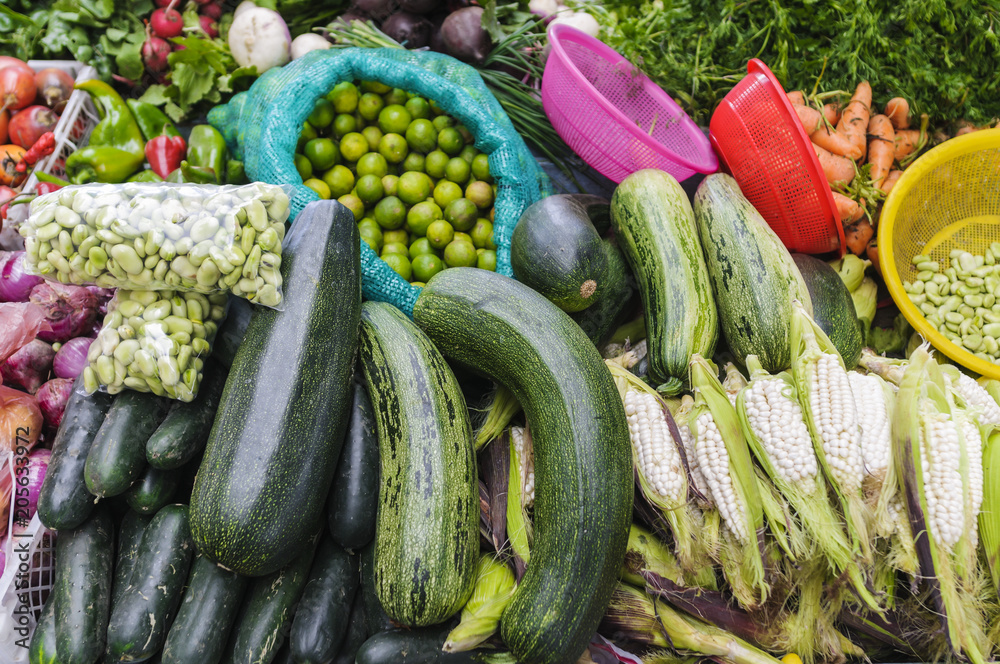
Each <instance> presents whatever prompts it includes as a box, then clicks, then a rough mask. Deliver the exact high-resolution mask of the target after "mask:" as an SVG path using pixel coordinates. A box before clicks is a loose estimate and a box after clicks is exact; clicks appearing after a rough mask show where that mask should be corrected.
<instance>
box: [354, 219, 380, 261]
mask: <svg viewBox="0 0 1000 664" xmlns="http://www.w3.org/2000/svg"><path fill="white" fill-rule="evenodd" d="M358 235H360V236H361V239H362V240H364V241H365V242H366V243H367V244H368V246H369V247H371V248H372V251H374V252H376V253H378V251H379V249H380V248H381V247H382V241H383V234H382V229H381V228H379V226H378V224H377V223H375V220H374V219H372V218H371V217H365V218H364V219H362V220H361V221H359V222H358Z"/></svg>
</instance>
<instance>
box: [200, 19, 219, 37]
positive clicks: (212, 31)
mask: <svg viewBox="0 0 1000 664" xmlns="http://www.w3.org/2000/svg"><path fill="white" fill-rule="evenodd" d="M198 22H199V23H201V29H202V30H204V31H205V34H206V35H208V36H209V37H211V38H212V39H215V38H216V37H218V36H219V24H218V23H216V22H215V19H213V18H212V17H211V16H207V15H204V14H203V15H201V16H199V17H198Z"/></svg>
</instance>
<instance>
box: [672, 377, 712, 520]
mask: <svg viewBox="0 0 1000 664" xmlns="http://www.w3.org/2000/svg"><path fill="white" fill-rule="evenodd" d="M693 406H694V400H693V399H692V398H691V395H688V394H685V395H684V396H683V397H682V398H681V406H680V408H678V409H677V416H676V418H675V420H676V422H677V430H678V431H679V432H680V434H681V443H682V444H683V445H684V458H685V459H686V460H687V464H688V471H689V474H690V477H691V483H692V484H694V488H695V489H697V490H698V492H699V493H700V494H701V495H702V496H704V497H705V503H707V505H704V506H705V507H714V506H715V499H714V498H713V497H712V487H710V486H709V485H708V480H707V479H706V478H705V473H703V472H701V465H700V464H699V463H698V453H697V452H696V451H695V444H694V434H693V433H692V432H691V427H690V426H688V420H689V419H690V416H689V414H690V412H691V408H692V407H693Z"/></svg>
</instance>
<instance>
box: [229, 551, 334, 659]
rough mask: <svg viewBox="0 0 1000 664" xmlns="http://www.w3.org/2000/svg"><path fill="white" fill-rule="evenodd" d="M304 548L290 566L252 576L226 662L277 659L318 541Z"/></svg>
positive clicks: (231, 638) (230, 641)
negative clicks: (264, 574)
mask: <svg viewBox="0 0 1000 664" xmlns="http://www.w3.org/2000/svg"><path fill="white" fill-rule="evenodd" d="M304 548H305V551H301V552H300V555H299V557H298V558H295V559H293V560H292V562H291V563H289V564H288V565H287V566H285V567H283V568H281V569H279V570H278V571H277V572H273V573H271V574H268V575H267V576H261V577H258V578H256V579H253V581H252V582H251V584H250V587H249V589H248V591H247V596H246V600H245V601H244V603H243V609H242V611H240V615H239V617H237V619H236V623H235V625H234V628H233V634H232V636H231V637H230V639H229V646H228V647H227V649H226V650H227V652H226V656H225V658H224V659H223V660H222V661H223V662H225V664H263V663H266V662H270V661H271V660H272V659H274V656H275V654H276V653H277V652H278V650H279V649H280V648H281V646H282V644H284V642H285V636H286V635H287V634H288V629H289V627H290V626H291V623H292V615H293V614H294V613H295V607H296V606H297V605H298V603H299V598H300V597H301V596H302V591H303V589H304V588H305V585H306V581H307V580H308V579H309V568H310V567H311V566H312V561H313V556H314V554H315V552H316V543H315V541H313V542H309V543H307V545H306V547H304Z"/></svg>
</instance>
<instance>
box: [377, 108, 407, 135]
mask: <svg viewBox="0 0 1000 664" xmlns="http://www.w3.org/2000/svg"><path fill="white" fill-rule="evenodd" d="M411 119H412V118H411V117H410V112H409V111H407V110H406V109H405V108H404V107H402V106H400V105H399V104H392V105H390V106H386V107H385V108H383V109H382V110H381V111H379V114H378V126H379V129H381V130H382V131H383V132H384V133H386V134H405V133H406V128H407V127H408V126H410V120H411Z"/></svg>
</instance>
